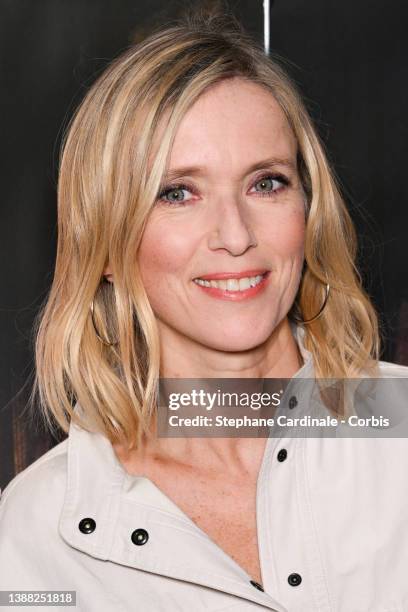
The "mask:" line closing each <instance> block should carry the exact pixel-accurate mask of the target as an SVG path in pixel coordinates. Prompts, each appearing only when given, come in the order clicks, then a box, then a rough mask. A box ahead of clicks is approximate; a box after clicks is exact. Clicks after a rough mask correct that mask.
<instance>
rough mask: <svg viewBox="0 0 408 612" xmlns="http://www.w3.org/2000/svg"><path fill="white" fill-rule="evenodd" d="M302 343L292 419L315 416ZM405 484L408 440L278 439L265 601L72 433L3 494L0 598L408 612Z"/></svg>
mask: <svg viewBox="0 0 408 612" xmlns="http://www.w3.org/2000/svg"><path fill="white" fill-rule="evenodd" d="M297 339H298V343H299V347H300V350H301V352H302V354H303V358H304V360H305V363H304V365H303V366H302V368H301V369H300V370H299V371H298V372H297V374H296V375H295V376H294V377H293V379H292V380H291V382H290V384H289V387H288V388H287V389H286V392H285V395H284V398H283V399H284V401H283V406H282V409H285V403H286V404H289V402H290V405H291V414H292V415H294V414H301V413H303V412H305V413H307V412H308V410H309V408H310V406H309V405H308V402H310V398H308V397H307V394H305V393H304V386H302V384H301V379H302V377H311V376H313V364H312V362H311V357H310V354H309V353H308V352H307V351H305V349H304V347H303V344H302V332H301V329H300V328H299V329H298V331H297ZM380 367H381V374H382V376H384V377H396V378H398V377H408V368H405V367H402V366H396V365H393V364H389V363H385V362H381V364H380ZM293 398H296V400H293ZM402 403H403V404H404V405H403V409H407V410H408V408H406V406H405V402H404V401H402ZM407 403H408V401H407ZM340 435H341V434H340ZM283 448H284V449H286V452H287V455H286V459H285V460H283V461H282V460H278V459H277V455H278V453H279V451H280V450H281V449H283ZM280 456H281V457H282V453H281V455H280ZM407 474H408V439H406V438H369V439H365V438H352V437H351V438H350V437H344V438H341V437H340V438H324V437H315V438H305V437H303V438H301V437H297V438H294V437H292V438H291V437H282V438H277V437H270V438H268V441H267V445H266V448H265V453H264V457H263V462H262V466H261V469H260V472H259V477H258V485H257V530H258V542H259V555H260V564H261V572H262V583H263V584H262V586H263V589H264V591H261V590H259V587H260V585H258V587H257V586H256V585H255V586H254V585H253V584H252V583H251V577H250V576H249V575H248V574H247V573H246V572H245V571H244V570H243V569H242V568H241V567H240V566H238V565H237V563H236V562H235V561H233V559H232V558H231V557H229V556H228V555H227V554H226V553H224V552H223V551H222V550H221V549H220V548H219V547H218V546H217V545H216V544H215V543H214V542H213V541H212V540H211V539H210V538H209V537H208V536H207V535H206V534H205V533H204V532H203V531H202V530H201V529H200V528H199V527H197V526H196V525H195V523H194V522H193V521H192V520H191V519H189V518H188V517H187V516H186V515H185V514H184V513H183V512H182V511H181V509H179V508H178V506H177V505H176V504H175V503H173V502H172V501H171V500H170V499H169V498H168V497H167V496H166V495H164V494H163V493H162V492H161V491H160V489H159V488H158V487H156V486H155V485H154V484H153V483H152V482H151V481H150V480H149V479H147V478H144V477H136V476H131V475H129V474H127V472H126V471H125V470H124V468H123V467H122V466H121V464H120V463H119V461H118V460H117V458H116V455H115V453H114V451H113V448H112V446H111V444H110V443H109V442H108V440H107V439H106V438H105V437H103V436H102V435H99V434H92V433H88V432H86V431H84V430H82V429H79V428H78V427H76V426H73V425H71V428H70V432H69V437H68V439H67V440H64V441H63V442H62V443H60V444H58V445H57V446H55V447H54V448H53V449H51V450H50V451H49V452H47V453H46V454H45V455H43V456H42V457H41V458H40V459H38V460H37V461H36V462H35V463H33V464H32V465H31V466H29V467H28V468H27V469H25V470H24V471H23V472H22V473H20V474H19V475H18V476H17V477H16V478H14V480H12V482H11V483H10V484H9V485H8V486H7V487H6V489H5V490H4V492H3V495H2V497H1V501H0V590H8V591H9V590H15V591H21V590H26V591H27V590H36V591H38V590H72V591H76V598H77V605H76V608H74V607H68V606H61V607H60V608H59V609H66V610H75V609H76V610H81V611H82V612H88V611H89V612H105V611H106V612H108V611H109V612H110V611H112V612H139V611H140V612H204V611H207V612H256V611H260V610H274V611H276V612H285V611H288V612H407V610H408V478H407ZM84 519H91V520H87V521H84ZM81 521H82V522H81ZM80 526H81V527H80ZM81 529H82V530H81ZM132 535H133V541H132ZM134 541H135V542H136V543H134ZM1 609H3V608H1ZM4 609H5V610H6V609H10V610H11V609H13V610H14V609H15V608H14V607H13V608H12V607H5V608H4ZM24 609H30V610H31V609H33V610H34V609H35V610H38V609H44V610H45V609H46V608H45V607H38V606H36V607H35V608H34V607H31V606H28V607H27V608H26V607H25V608H24Z"/></svg>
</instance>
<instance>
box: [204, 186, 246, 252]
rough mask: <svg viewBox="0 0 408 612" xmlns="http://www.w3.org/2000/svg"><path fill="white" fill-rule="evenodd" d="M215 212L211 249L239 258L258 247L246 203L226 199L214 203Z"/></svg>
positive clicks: (234, 199)
mask: <svg viewBox="0 0 408 612" xmlns="http://www.w3.org/2000/svg"><path fill="white" fill-rule="evenodd" d="M214 210H215V212H214ZM214 210H213V211H212V212H213V213H214V216H213V227H212V231H211V232H210V234H209V238H208V247H209V249H211V250H213V251H216V250H218V249H224V250H226V251H228V252H229V253H231V255H234V256H237V255H242V254H243V253H245V251H247V250H248V249H249V248H250V247H251V246H257V241H256V237H255V234H254V231H253V228H252V227H251V226H250V222H249V221H250V220H249V215H248V211H247V210H246V209H245V203H244V202H242V201H241V200H240V199H239V198H232V197H229V198H228V199H227V198H224V199H223V201H218V202H214Z"/></svg>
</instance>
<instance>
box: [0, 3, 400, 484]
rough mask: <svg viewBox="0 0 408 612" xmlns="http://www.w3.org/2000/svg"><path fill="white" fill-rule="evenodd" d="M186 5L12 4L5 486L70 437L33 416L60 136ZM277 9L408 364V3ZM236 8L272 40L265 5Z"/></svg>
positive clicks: (5, 27)
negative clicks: (130, 55) (141, 43)
mask: <svg viewBox="0 0 408 612" xmlns="http://www.w3.org/2000/svg"><path fill="white" fill-rule="evenodd" d="M185 4H186V5H191V2H185V3H182V2H174V1H173V2H172V1H171V0H167V1H166V0H162V1H158V0H148V1H140V0H132V1H130V0H1V1H0V45H1V51H0V60H1V68H0V79H1V81H0V87H1V89H0V91H1V96H0V98H1V105H2V108H1V111H2V112H1V114H0V120H1V125H2V132H1V133H2V138H1V153H0V159H1V168H2V194H1V203H0V211H1V218H0V228H1V239H0V248H1V253H0V256H1V258H0V263H1V283H0V338H1V350H0V487H2V488H4V486H5V485H6V484H7V482H8V481H9V480H11V478H12V477H13V476H14V474H16V473H18V472H19V471H21V470H22V469H24V468H25V467H26V466H27V465H29V464H30V463H31V462H33V461H34V460H35V459H36V458H37V457H39V456H40V455H41V454H43V453H44V452H45V451H46V450H47V449H48V448H50V447H51V446H52V445H54V444H55V443H56V442H58V441H59V440H60V439H62V436H61V437H60V438H59V439H52V438H51V436H50V435H49V434H47V433H46V432H45V431H44V430H42V429H41V428H39V427H37V426H36V424H35V422H33V421H32V420H31V419H30V418H29V414H28V412H27V410H26V409H25V406H26V403H27V397H28V393H29V390H30V384H31V383H32V373H33V362H32V323H33V319H34V316H35V314H36V312H37V311H38V308H39V306H40V304H41V303H42V302H43V300H44V299H45V297H46V295H47V291H48V289H49V286H50V283H51V280H52V274H53V261H54V254H55V246H56V178H57V167H58V150H59V145H60V138H61V132H62V130H63V128H64V126H65V124H66V122H67V120H68V119H69V117H70V116H71V113H72V111H73V109H74V108H75V106H76V105H77V104H78V103H79V101H80V100H81V99H82V97H83V95H84V93H85V92H86V91H87V89H88V87H89V86H90V84H91V83H92V82H93V81H94V79H95V78H96V76H97V75H98V74H99V73H100V71H101V70H103V68H104V67H105V66H106V65H107V63H108V62H109V61H110V60H111V59H112V58H113V57H115V56H116V55H117V54H118V53H120V51H121V50H123V49H124V48H126V46H127V45H128V44H129V43H130V42H132V41H138V40H141V39H143V38H144V36H146V34H148V33H149V31H150V30H151V28H152V27H153V26H156V25H159V24H163V23H167V21H168V20H169V19H172V18H173V17H176V16H178V15H179V14H180V12H181V11H182V9H183V6H184V5H185ZM198 4H203V2H198ZM271 4H272V8H271V51H272V52H274V53H277V54H278V55H279V56H282V57H284V58H286V66H287V69H288V70H289V72H290V74H291V75H292V77H293V78H294V80H295V81H296V82H297V84H298V85H299V87H300V88H301V91H302V92H303V94H304V96H305V99H306V103H307V106H308V108H309V111H310V113H311V115H312V117H313V118H314V120H315V123H316V125H317V127H318V131H319V133H320V135H321V137H322V138H323V141H324V142H325V144H326V147H327V150H328V154H329V158H330V159H331V161H332V163H333V165H334V168H335V170H336V173H337V175H338V177H339V178H340V181H341V184H342V186H343V192H344V195H345V197H346V200H347V203H348V205H349V207H350V210H351V213H352V216H353V219H354V221H355V223H356V226H357V230H358V234H359V237H360V252H359V264H360V269H361V271H362V274H363V279H364V284H365V287H366V289H367V291H368V292H369V294H370V295H371V296H372V298H373V300H374V303H375V305H376V307H377V310H378V311H379V314H380V317H381V322H382V330H383V338H384V351H383V356H382V358H383V359H384V360H387V361H395V362H399V363H403V364H405V365H408V282H407V276H406V273H405V270H406V262H407V259H408V258H407V252H408V240H407V238H406V227H407V221H408V212H407V195H408V187H407V180H406V177H407V174H408V170H407V168H406V163H407V156H406V150H407V147H406V142H407V137H408V122H407V117H406V112H407V88H408V85H407V82H408V80H407V70H406V65H407V57H408V37H407V36H406V31H405V25H404V24H405V23H406V22H407V8H406V3H405V2H404V1H403V0H388V1H387V3H385V2H383V1H379V0H345V1H343V2H340V1H338V0H337V1H335V0H275V2H274V3H272V2H271ZM230 6H231V8H232V9H233V11H234V12H235V14H236V15H237V16H238V18H239V19H240V20H241V21H242V22H243V23H244V24H245V26H246V28H247V30H249V32H250V33H252V34H253V36H254V37H255V38H257V39H258V40H260V41H262V40H263V8H262V0H240V1H234V2H231V3H230Z"/></svg>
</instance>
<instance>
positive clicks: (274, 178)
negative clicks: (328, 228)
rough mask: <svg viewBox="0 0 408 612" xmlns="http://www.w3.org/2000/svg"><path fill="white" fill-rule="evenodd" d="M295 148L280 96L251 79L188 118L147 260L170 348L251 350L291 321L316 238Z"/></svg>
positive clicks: (144, 269) (143, 250)
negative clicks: (308, 226)
mask: <svg viewBox="0 0 408 612" xmlns="http://www.w3.org/2000/svg"><path fill="white" fill-rule="evenodd" d="M296 153H297V146H296V141H295V138H294V136H293V134H292V132H291V129H290V127H289V125H288V122H287V120H286V118H285V115H284V113H283V111H282V110H281V108H280V106H279V105H278V103H277V102H276V101H275V99H274V98H273V96H272V95H271V94H270V93H268V92H267V91H265V90H264V89H263V88H261V87H260V86H258V85H256V84H254V83H250V82H247V81H245V80H244V79H242V78H233V79H229V80H226V81H223V82H221V83H218V84H217V85H215V86H213V87H212V88H211V89H209V90H208V91H207V92H205V93H204V94H203V95H202V96H201V97H200V98H199V99H198V100H197V101H196V102H195V104H194V105H193V106H192V107H191V109H190V110H189V111H188V112H187V114H186V115H185V117H184V118H183V120H182V122H181V124H180V127H179V129H178V131H177V133H176V136H175V140H174V145H173V148H172V151H171V156H170V161H169V167H168V170H167V175H166V176H167V178H164V188H163V190H162V192H161V199H159V200H158V201H157V202H156V204H155V206H154V208H153V210H152V212H151V213H150V216H149V218H148V220H147V225H146V228H145V231H144V234H143V236H142V241H141V245H140V250H139V255H138V257H139V265H140V269H141V274H142V280H143V283H144V286H145V288H146V292H147V295H148V297H149V300H150V303H151V306H152V308H153V310H154V312H155V315H156V317H157V321H158V325H159V329H160V333H161V338H162V341H163V340H164V341H166V339H167V340H169V339H171V338H172V337H173V339H174V338H175V337H176V338H178V339H179V340H183V339H184V340H185V341H187V340H188V341H191V340H193V341H195V342H197V343H200V344H202V345H205V346H207V347H211V348H213V349H218V350H222V351H244V350H248V349H251V348H254V347H256V346H258V345H260V344H262V343H263V342H265V341H266V340H267V339H268V338H269V336H270V335H271V334H272V332H273V331H274V329H275V328H276V326H277V325H278V324H279V323H280V322H281V321H282V319H283V318H284V317H285V316H286V314H287V313H288V311H289V309H290V307H291V305H292V303H293V301H294V299H295V296H296V293H297V290H298V286H299V281H300V275H301V270H302V264H303V253H304V237H305V209H304V193H303V191H302V187H301V183H300V179H299V176H298V173H297V168H296ZM199 279H204V281H206V282H203V280H201V281H200V280H199ZM203 285H204V286H203ZM208 285H210V286H208Z"/></svg>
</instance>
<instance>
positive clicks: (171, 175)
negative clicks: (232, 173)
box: [163, 157, 296, 181]
mask: <svg viewBox="0 0 408 612" xmlns="http://www.w3.org/2000/svg"><path fill="white" fill-rule="evenodd" d="M274 166H287V167H288V168H290V169H291V170H296V164H295V163H294V162H293V160H292V159H289V158H283V157H268V158H267V159H262V160H260V161H258V162H256V163H254V164H252V165H251V166H249V167H248V168H247V170H246V171H245V173H244V176H246V175H247V174H250V173H251V172H255V171H256V170H261V169H262V168H272V167H274ZM203 174H205V167H204V166H183V167H180V168H173V169H172V170H169V171H167V172H166V173H165V175H164V177H163V180H165V181H172V180H174V179H176V178H179V177H181V176H186V175H189V176H200V175H203Z"/></svg>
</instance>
